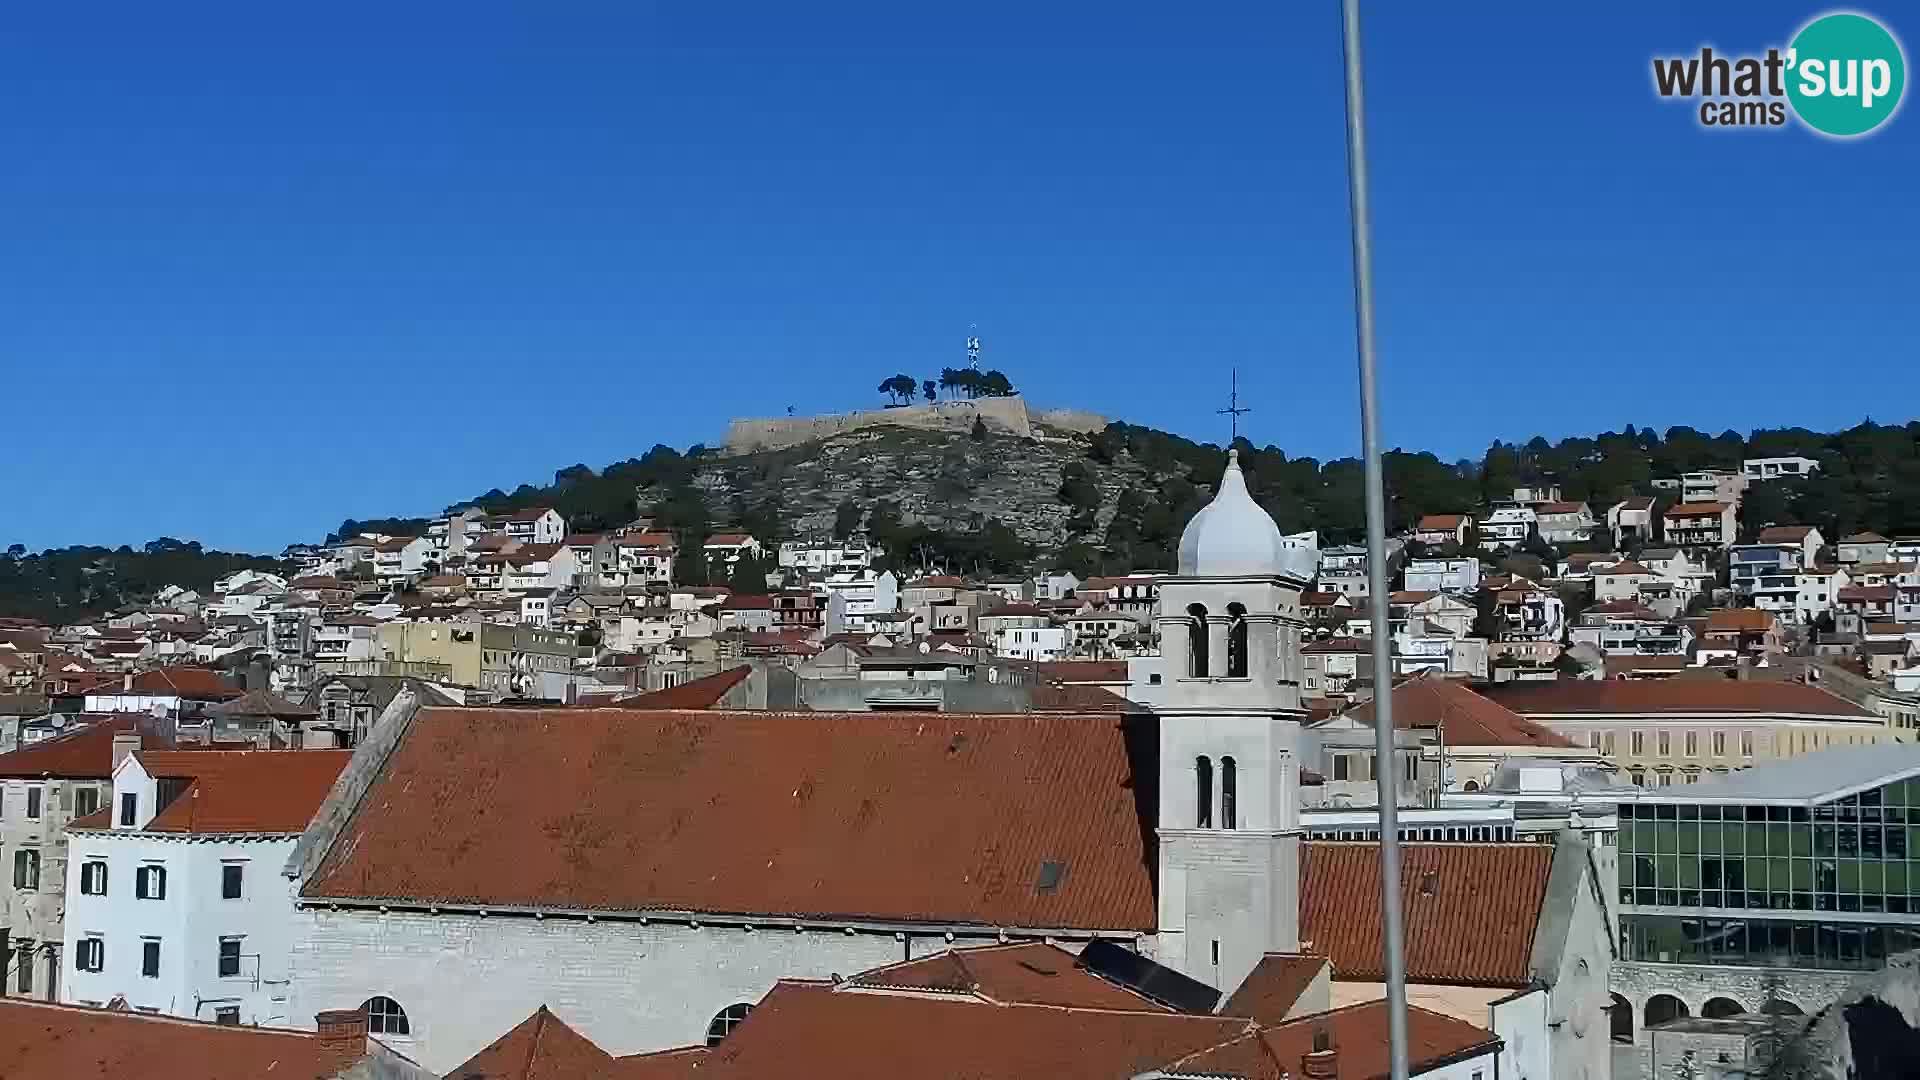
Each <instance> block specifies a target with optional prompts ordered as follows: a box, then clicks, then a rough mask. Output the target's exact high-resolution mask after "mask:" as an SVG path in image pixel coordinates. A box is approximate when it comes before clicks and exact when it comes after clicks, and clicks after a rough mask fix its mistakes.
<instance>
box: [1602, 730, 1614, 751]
mask: <svg viewBox="0 0 1920 1080" xmlns="http://www.w3.org/2000/svg"><path fill="white" fill-rule="evenodd" d="M1613 745H1614V744H1613V732H1611V731H1609V732H1607V733H1606V734H1604V735H1602V736H1601V737H1600V752H1601V753H1602V754H1605V755H1606V756H1608V757H1612V756H1613Z"/></svg>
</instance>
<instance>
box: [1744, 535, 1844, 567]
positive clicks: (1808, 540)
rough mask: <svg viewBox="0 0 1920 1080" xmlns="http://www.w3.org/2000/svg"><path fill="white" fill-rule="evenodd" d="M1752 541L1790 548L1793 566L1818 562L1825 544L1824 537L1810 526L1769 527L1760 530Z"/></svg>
mask: <svg viewBox="0 0 1920 1080" xmlns="http://www.w3.org/2000/svg"><path fill="white" fill-rule="evenodd" d="M1754 540H1755V541H1757V542H1758V543H1762V544H1773V545H1775V546H1779V547H1785V548H1790V549H1791V550H1792V551H1793V563H1792V565H1794V566H1812V565H1813V564H1814V563H1815V562H1818V561H1819V558H1820V549H1821V548H1823V547H1825V546H1826V543H1827V539H1826V537H1824V536H1821V535H1820V530H1819V529H1817V528H1815V527H1814V526H1812V525H1770V526H1768V527H1766V528H1764V529H1761V530H1760V531H1759V533H1757V534H1756V535H1755V536H1754Z"/></svg>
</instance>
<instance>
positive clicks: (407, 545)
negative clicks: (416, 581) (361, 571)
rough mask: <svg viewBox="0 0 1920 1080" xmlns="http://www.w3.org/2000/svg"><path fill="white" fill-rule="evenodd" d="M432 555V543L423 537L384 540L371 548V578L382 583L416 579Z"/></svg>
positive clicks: (400, 537)
mask: <svg viewBox="0 0 1920 1080" xmlns="http://www.w3.org/2000/svg"><path fill="white" fill-rule="evenodd" d="M433 554H434V549H433V542H432V541H430V540H428V539H427V538H426V537H424V536H396V537H394V538H393V539H391V540H384V541H382V542H380V543H378V544H375V545H374V547H373V576H374V577H376V578H378V579H380V580H381V581H384V582H394V581H403V580H405V579H407V578H410V577H417V576H419V575H420V574H421V572H423V571H424V570H425V569H426V564H427V560H428V559H429V558H431V557H432V556H433Z"/></svg>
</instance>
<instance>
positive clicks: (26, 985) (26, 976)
mask: <svg viewBox="0 0 1920 1080" xmlns="http://www.w3.org/2000/svg"><path fill="white" fill-rule="evenodd" d="M14 990H15V992H16V993H21V994H31V993H33V946H31V945H22V946H20V977H19V979H18V980H17V981H16V982H15V983H14Z"/></svg>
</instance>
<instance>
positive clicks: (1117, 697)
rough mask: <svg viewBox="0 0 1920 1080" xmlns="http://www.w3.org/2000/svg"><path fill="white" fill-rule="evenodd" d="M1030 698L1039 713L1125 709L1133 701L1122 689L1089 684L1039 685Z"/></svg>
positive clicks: (1096, 711)
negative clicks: (1122, 694) (1129, 699)
mask: <svg viewBox="0 0 1920 1080" xmlns="http://www.w3.org/2000/svg"><path fill="white" fill-rule="evenodd" d="M1028 700H1029V702H1030V705H1031V707H1032V709H1033V711H1035V712H1076V713H1090V712H1092V713H1108V712H1122V711H1124V710H1125V709H1126V708H1127V706H1128V705H1129V704H1130V702H1128V700H1127V699H1126V698H1125V697H1123V696H1121V694H1120V692H1119V691H1117V690H1114V689H1113V688H1111V687H1106V686H1089V685H1087V684H1085V683H1070V684H1066V685H1052V684H1043V685H1040V686H1036V687H1034V688H1033V689H1032V691H1031V692H1030V694H1029V698H1028Z"/></svg>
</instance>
